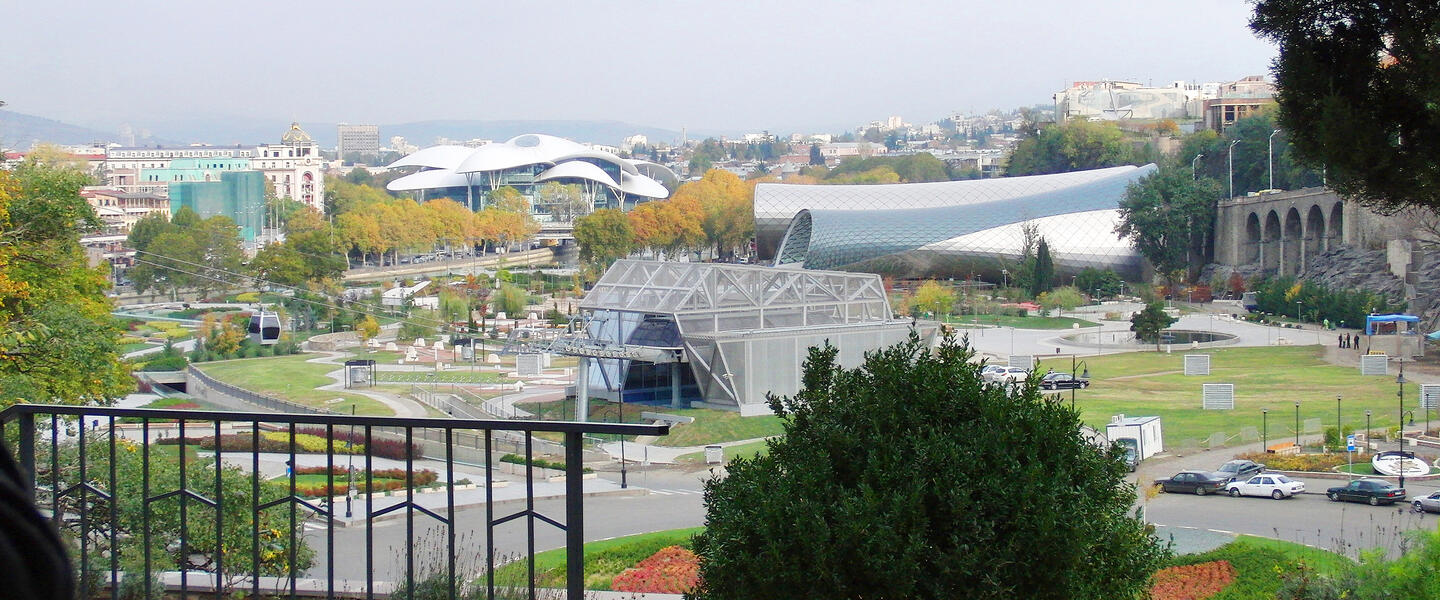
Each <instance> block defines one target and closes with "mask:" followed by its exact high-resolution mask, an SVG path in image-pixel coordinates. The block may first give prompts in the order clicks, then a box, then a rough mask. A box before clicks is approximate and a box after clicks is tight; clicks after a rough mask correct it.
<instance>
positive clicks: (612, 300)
mask: <svg viewBox="0 0 1440 600" xmlns="http://www.w3.org/2000/svg"><path fill="white" fill-rule="evenodd" d="M835 306H847V307H850V309H851V310H849V311H846V312H845V313H844V314H845V316H844V318H843V319H842V320H841V321H842V322H861V321H877V320H878V321H884V320H889V319H891V318H892V315H891V313H890V304H889V302H888V300H887V298H886V294H885V288H884V285H883V284H882V282H881V280H880V276H878V275H873V274H868V273H840V272H832V271H807V270H799V269H777V268H772V267H762V266H755V265H736V264H724V263H680V262H658V261H645V260H621V261H617V262H616V263H615V265H614V266H612V267H610V269H609V270H607V271H606V272H605V275H604V276H602V277H601V278H600V281H598V282H597V283H596V284H595V287H594V288H593V289H591V290H590V292H589V293H587V294H586V295H585V298H584V300H581V302H580V308H582V309H586V310H615V311H622V312H641V313H655V314H672V315H679V316H688V315H696V314H707V313H722V312H737V311H746V310H755V311H781V310H793V309H806V310H811V311H814V310H817V309H820V308H822V307H835Z"/></svg>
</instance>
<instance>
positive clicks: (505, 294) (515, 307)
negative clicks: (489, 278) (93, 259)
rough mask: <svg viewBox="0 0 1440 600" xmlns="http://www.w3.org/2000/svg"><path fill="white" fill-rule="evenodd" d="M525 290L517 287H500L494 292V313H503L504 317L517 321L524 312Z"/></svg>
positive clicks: (506, 285) (507, 285) (511, 285)
mask: <svg viewBox="0 0 1440 600" xmlns="http://www.w3.org/2000/svg"><path fill="white" fill-rule="evenodd" d="M525 300H526V298H525V290H524V289H523V288H521V287H520V286H518V285H513V284H505V285H501V286H500V289H499V290H496V292H495V312H503V313H505V316H506V317H509V318H511V319H518V318H520V317H521V316H522V315H521V313H523V312H525Z"/></svg>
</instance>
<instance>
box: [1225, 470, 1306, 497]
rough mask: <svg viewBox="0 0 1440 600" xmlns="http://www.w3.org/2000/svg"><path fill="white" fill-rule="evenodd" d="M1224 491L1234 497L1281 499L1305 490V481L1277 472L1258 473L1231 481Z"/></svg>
mask: <svg viewBox="0 0 1440 600" xmlns="http://www.w3.org/2000/svg"><path fill="white" fill-rule="evenodd" d="M1251 464H1254V463H1251ZM1225 491H1226V492H1227V493H1229V494H1230V495H1231V496H1235V497H1238V496H1269V497H1271V498H1274V499H1276V500H1281V499H1284V498H1289V497H1291V496H1294V495H1295V494H1298V493H1300V492H1303V491H1305V482H1303V481H1296V480H1294V479H1291V478H1289V477H1286V476H1284V475H1281V474H1279V473H1259V474H1256V475H1254V476H1252V477H1250V478H1249V479H1246V480H1243V481H1231V482H1230V484H1229V485H1226V486H1225Z"/></svg>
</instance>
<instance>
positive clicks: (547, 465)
mask: <svg viewBox="0 0 1440 600" xmlns="http://www.w3.org/2000/svg"><path fill="white" fill-rule="evenodd" d="M500 462H504V463H511V464H516V465H523V464H525V457H523V456H520V455H519V454H506V455H505V456H502V457H500ZM530 464H531V465H534V466H537V467H540V468H542V469H555V470H557V471H564V470H565V463H563V462H558V461H553V460H545V459H543V458H532V459H530ZM594 471H595V470H594V469H591V468H590V467H584V468H583V469H581V472H584V473H593V472H594Z"/></svg>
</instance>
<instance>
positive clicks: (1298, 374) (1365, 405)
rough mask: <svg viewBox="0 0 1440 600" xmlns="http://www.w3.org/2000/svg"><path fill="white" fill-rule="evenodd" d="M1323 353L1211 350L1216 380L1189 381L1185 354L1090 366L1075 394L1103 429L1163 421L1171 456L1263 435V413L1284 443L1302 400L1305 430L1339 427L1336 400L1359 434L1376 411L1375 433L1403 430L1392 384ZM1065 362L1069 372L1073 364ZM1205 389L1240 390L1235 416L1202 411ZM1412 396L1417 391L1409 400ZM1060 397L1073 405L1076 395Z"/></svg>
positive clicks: (1144, 355)
mask: <svg viewBox="0 0 1440 600" xmlns="http://www.w3.org/2000/svg"><path fill="white" fill-rule="evenodd" d="M1322 351H1323V350H1322V348H1320V347H1319V346H1281V347H1265V348H1221V349H1213V350H1208V351H1206V352H1208V353H1209V354H1210V355H1211V368H1210V373H1211V374H1210V375H1209V376H1191V377H1187V376H1185V375H1184V374H1183V364H1182V363H1183V361H1184V358H1183V354H1184V353H1182V352H1176V353H1173V354H1164V353H1156V352H1131V353H1126V354H1114V355H1109V356H1101V357H1093V358H1085V359H1084V362H1085V365H1084V366H1086V367H1088V368H1089V369H1090V378H1091V382H1092V385H1091V386H1090V388H1089V389H1086V390H1079V391H1078V392H1076V394H1075V397H1076V402H1077V407H1078V408H1079V409H1080V411H1081V418H1082V419H1083V420H1084V421H1085V422H1086V423H1088V424H1090V425H1092V426H1094V427H1099V428H1103V427H1104V425H1105V424H1106V423H1107V422H1109V420H1110V417H1111V416H1113V415H1117V414H1125V415H1127V416H1159V417H1161V419H1162V423H1163V426H1164V436H1165V438H1164V442H1165V447H1166V448H1176V447H1180V446H1182V445H1183V444H1184V443H1186V440H1191V441H1192V442H1194V443H1198V441H1199V440H1202V439H1205V438H1208V437H1209V436H1210V435H1211V433H1213V432H1224V433H1225V434H1226V436H1227V437H1229V438H1231V442H1230V443H1232V444H1233V443H1236V442H1239V441H1240V440H1239V439H1238V438H1236V437H1235V436H1237V435H1238V434H1239V433H1240V431H1241V429H1242V428H1244V427H1254V428H1255V430H1256V431H1257V432H1259V431H1260V430H1261V429H1262V423H1261V420H1262V419H1261V409H1264V408H1268V409H1269V411H1270V412H1269V419H1268V421H1269V439H1270V440H1271V441H1272V442H1274V441H1277V440H1281V439H1285V438H1287V437H1290V436H1292V435H1294V431H1295V402H1296V401H1297V400H1298V401H1299V402H1300V420H1301V428H1302V429H1303V428H1304V421H1305V420H1306V419H1311V418H1318V419H1320V420H1321V426H1322V428H1323V427H1334V426H1335V397H1336V395H1339V396H1341V397H1342V398H1343V400H1342V402H1341V410H1342V416H1343V418H1344V422H1345V424H1346V425H1350V426H1354V427H1355V428H1356V429H1357V430H1363V429H1364V427H1365V410H1366V409H1369V410H1371V411H1373V416H1372V418H1371V425H1372V427H1373V428H1374V429H1375V430H1377V431H1379V430H1383V429H1384V428H1387V427H1390V426H1391V425H1394V424H1395V423H1396V422H1397V421H1396V417H1397V415H1396V406H1395V391H1396V386H1395V379H1394V377H1393V376H1391V377H1376V376H1361V375H1360V373H1359V370H1358V369H1355V368H1352V367H1339V366H1334V365H1330V364H1328V363H1326V362H1324V361H1323V360H1322V359H1321V357H1320V353H1321V352H1322ZM1064 362H1066V364H1065V365H1064V366H1065V367H1067V368H1068V367H1069V364H1068V362H1069V361H1064ZM1043 366H1054V367H1055V368H1056V369H1057V370H1063V369H1060V366H1059V365H1043ZM1202 383H1233V384H1235V409H1234V410H1203V409H1201V408H1200V392H1201V387H1200V384H1202ZM1413 393H1415V392H1414V386H1413V385H1412V386H1411V389H1410V390H1407V395H1409V394H1413ZM1061 397H1062V398H1063V399H1065V400H1067V401H1068V400H1069V398H1070V393H1069V392H1068V391H1067V392H1063V393H1062V394H1061ZM1412 402H1413V401H1412ZM1316 433H1319V432H1316Z"/></svg>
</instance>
